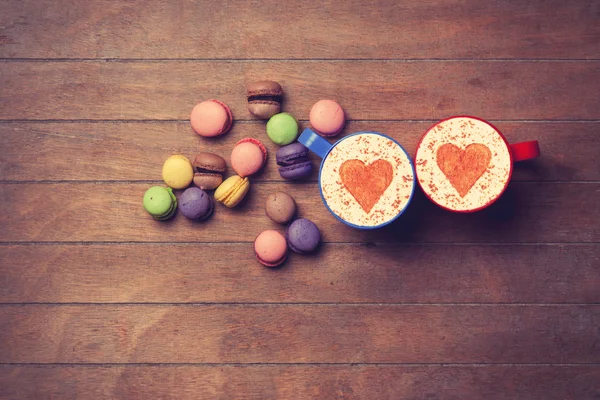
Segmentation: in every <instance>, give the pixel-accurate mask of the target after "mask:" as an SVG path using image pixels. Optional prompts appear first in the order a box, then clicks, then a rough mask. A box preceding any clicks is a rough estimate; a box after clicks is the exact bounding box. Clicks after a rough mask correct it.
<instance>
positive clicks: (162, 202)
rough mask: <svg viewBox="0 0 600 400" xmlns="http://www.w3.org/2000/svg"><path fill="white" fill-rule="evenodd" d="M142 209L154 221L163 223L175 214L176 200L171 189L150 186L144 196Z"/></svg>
mask: <svg viewBox="0 0 600 400" xmlns="http://www.w3.org/2000/svg"><path fill="white" fill-rule="evenodd" d="M144 208H145V209H146V211H148V213H149V214H150V215H152V217H153V218H154V219H157V220H160V221H164V220H167V219H169V218H171V217H172V216H173V215H175V212H177V198H176V197H175V195H174V194H173V190H171V188H165V187H162V186H152V187H151V188H150V189H148V190H146V193H145V194H144Z"/></svg>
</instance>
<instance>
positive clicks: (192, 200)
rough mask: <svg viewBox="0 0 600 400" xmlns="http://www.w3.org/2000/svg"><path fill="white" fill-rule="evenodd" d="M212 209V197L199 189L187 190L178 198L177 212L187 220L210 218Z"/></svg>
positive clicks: (213, 206)
mask: <svg viewBox="0 0 600 400" xmlns="http://www.w3.org/2000/svg"><path fill="white" fill-rule="evenodd" d="M214 209H215V203H214V200H213V198H212V196H209V195H208V193H206V192H205V191H204V190H202V189H200V188H197V187H191V188H188V189H186V190H185V192H183V193H182V194H181V197H179V211H181V213H182V214H183V215H184V216H185V217H187V218H189V219H198V220H202V219H206V218H208V217H210V215H211V214H212V213H213V210H214Z"/></svg>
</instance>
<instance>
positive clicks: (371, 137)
mask: <svg viewBox="0 0 600 400" xmlns="http://www.w3.org/2000/svg"><path fill="white" fill-rule="evenodd" d="M298 141H299V142H300V143H302V144H303V145H305V146H306V147H308V148H309V149H310V150H311V151H313V152H314V153H316V154H317V155H318V156H319V157H321V158H322V161H321V168H320V169H319V190H320V192H321V198H322V199H323V203H325V206H326V207H327V209H328V210H329V211H330V212H331V213H332V214H333V216H335V217H336V218H337V219H338V220H340V221H341V222H343V223H344V224H346V225H349V226H351V227H354V228H358V229H375V228H381V227H382V226H385V225H387V224H389V223H391V222H392V221H394V220H395V219H396V218H398V217H399V216H400V215H401V214H402V213H403V212H404V210H405V209H406V207H407V206H408V204H409V203H410V201H411V200H412V197H413V193H414V188H415V179H414V177H415V172H414V166H413V164H412V161H411V160H410V157H409V156H408V153H407V152H406V150H404V148H403V147H402V146H400V144H398V142H396V141H395V140H394V139H392V138H390V137H388V136H386V135H383V134H381V133H378V132H358V133H354V134H352V135H348V136H346V137H344V138H342V139H340V140H338V141H337V142H336V143H335V144H333V145H332V144H331V143H329V142H328V141H327V140H325V139H323V138H322V137H321V136H319V135H318V134H316V133H315V132H313V131H312V130H310V129H308V128H307V129H305V130H304V132H302V135H300V137H299V138H298Z"/></svg>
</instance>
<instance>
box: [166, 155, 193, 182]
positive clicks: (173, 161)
mask: <svg viewBox="0 0 600 400" xmlns="http://www.w3.org/2000/svg"><path fill="white" fill-rule="evenodd" d="M162 178H163V180H164V181H165V183H166V184H167V185H169V186H170V187H172V188H173V189H185V188H186V187H188V186H189V185H190V183H192V179H194V168H193V167H192V163H190V160H188V159H187V158H185V157H184V156H182V155H179V154H177V155H174V156H171V157H169V158H167V161H165V163H164V164H163V168H162Z"/></svg>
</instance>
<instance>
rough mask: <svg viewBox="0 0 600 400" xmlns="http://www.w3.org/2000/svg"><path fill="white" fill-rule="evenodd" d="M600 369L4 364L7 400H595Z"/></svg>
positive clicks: (1, 385)
mask: <svg viewBox="0 0 600 400" xmlns="http://www.w3.org/2000/svg"><path fill="white" fill-rule="evenodd" d="M598 381H600V367H598V366H596V365H578V366H495V365H487V366H436V365H433V366H402V365H377V366H374V365H358V366H348V365H311V366H302V365H296V366H290V365H252V366H242V365H240V366H227V365H225V366H214V367H213V366H110V367H104V366H90V367H77V366H52V367H47V366H1V367H0V396H1V397H2V398H3V399H40V398H60V399H76V398H79V397H78V394H85V396H87V397H90V398H94V399H109V398H110V399H115V400H119V399H123V400H135V399H144V400H145V399H149V398H160V399H177V400H188V399H194V400H195V399H198V398H211V399H227V400H230V399H261V400H262V399H292V398H297V399H309V398H310V399H327V400H329V399H336V398H351V399H354V398H356V399H368V398H377V399H425V398H426V399H439V398H442V397H440V393H443V398H444V399H447V400H462V399H488V400H502V399H516V398H531V399H545V400H554V399H556V400H563V399H579V400H585V399H593V398H595V395H596V394H597V392H598Z"/></svg>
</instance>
